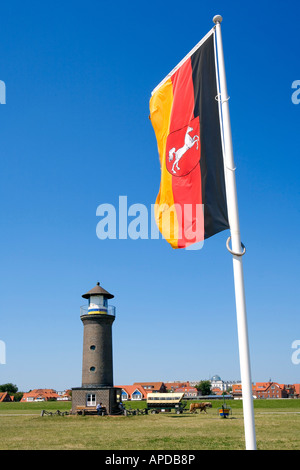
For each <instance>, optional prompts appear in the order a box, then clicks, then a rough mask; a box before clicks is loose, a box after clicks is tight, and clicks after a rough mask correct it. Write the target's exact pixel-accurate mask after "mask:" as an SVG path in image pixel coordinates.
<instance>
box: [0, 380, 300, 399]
mask: <svg viewBox="0 0 300 470" xmlns="http://www.w3.org/2000/svg"><path fill="white" fill-rule="evenodd" d="M211 384H212V385H213V382H211ZM195 385H196V384H195V383H194V382H189V381H186V382H180V381H177V382H135V383H134V384H132V385H116V387H118V388H121V389H122V401H128V400H145V399H147V395H148V393H168V392H169V393H172V392H177V393H184V397H185V398H187V399H193V398H194V399H195V398H197V397H199V392H198V390H197V388H196V387H195ZM214 385H215V384H214ZM229 390H230V391H228V389H227V388H226V389H224V387H220V388H219V387H216V386H214V387H212V388H211V393H212V394H213V395H216V396H218V395H219V396H222V394H223V393H230V395H232V397H233V398H235V399H241V398H242V385H241V383H237V382H234V383H231V388H230V389H229ZM252 394H253V397H254V398H261V399H263V398H300V384H279V383H277V382H271V381H270V382H256V383H255V384H253V385H252ZM71 399H72V392H71V390H65V391H63V392H57V391H55V390H53V389H34V390H31V391H29V392H26V393H24V394H23V397H22V399H21V402H27V403H29V402H38V401H51V400H57V401H66V400H71ZM13 400H14V397H13V396H10V395H9V394H8V392H2V393H0V402H9V401H13Z"/></svg>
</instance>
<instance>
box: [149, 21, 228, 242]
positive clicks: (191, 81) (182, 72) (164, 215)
mask: <svg viewBox="0 0 300 470" xmlns="http://www.w3.org/2000/svg"><path fill="white" fill-rule="evenodd" d="M216 77H217V76H216V60H215V47H214V30H211V31H210V32H209V33H208V34H207V35H206V37H205V38H203V40H202V41H200V43H199V44H198V45H197V46H196V47H195V48H194V49H193V51H191V53H190V54H188V56H186V58H185V59H183V60H182V61H181V63H180V64H179V65H178V66H177V67H175V69H174V70H173V71H172V72H171V73H170V74H169V75H168V76H167V77H166V78H165V80H163V81H162V82H161V84H160V85H158V87H156V88H155V90H154V91H153V92H152V96H151V99H150V119H151V123H152V126H153V128H154V132H155V135H156V140H157V146H158V153H159V159H160V165H161V183H160V189H159V193H158V196H157V199H156V204H155V219H156V223H157V225H158V227H159V230H160V232H161V233H162V235H163V236H164V238H165V239H166V240H167V241H168V242H169V243H170V244H171V246H172V247H173V248H186V247H188V246H189V245H191V244H193V243H196V242H200V241H203V240H204V239H206V238H209V237H211V236H212V235H214V234H216V233H218V232H221V231H222V230H226V229H228V228H229V223H228V215H227V203H226V191H225V176H224V162H223V152H222V140H221V127H220V118H219V104H218V87H217V78H216Z"/></svg>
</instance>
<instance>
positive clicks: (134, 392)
mask: <svg viewBox="0 0 300 470" xmlns="http://www.w3.org/2000/svg"><path fill="white" fill-rule="evenodd" d="M116 388H121V389H122V395H121V400H122V401H127V400H143V399H145V398H146V397H147V392H146V391H145V390H144V388H143V387H142V386H141V385H118V386H116Z"/></svg>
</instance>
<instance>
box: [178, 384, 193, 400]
mask: <svg viewBox="0 0 300 470" xmlns="http://www.w3.org/2000/svg"><path fill="white" fill-rule="evenodd" d="M175 392H176V393H184V398H196V397H197V395H198V390H197V389H196V388H195V387H179V388H176V390H175Z"/></svg>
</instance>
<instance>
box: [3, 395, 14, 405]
mask: <svg viewBox="0 0 300 470" xmlns="http://www.w3.org/2000/svg"><path fill="white" fill-rule="evenodd" d="M4 401H14V397H11V396H10V395H9V394H8V392H0V403H2V402H4Z"/></svg>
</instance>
